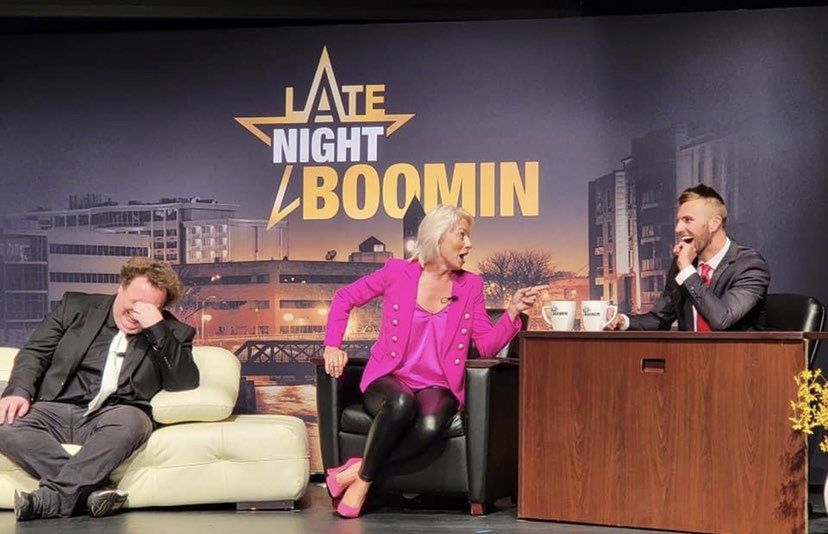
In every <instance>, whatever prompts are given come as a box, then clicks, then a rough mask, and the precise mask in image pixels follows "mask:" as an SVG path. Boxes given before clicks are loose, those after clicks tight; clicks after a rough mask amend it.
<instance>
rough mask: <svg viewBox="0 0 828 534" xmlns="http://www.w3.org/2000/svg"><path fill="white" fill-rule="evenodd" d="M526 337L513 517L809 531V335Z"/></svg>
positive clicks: (784, 533)
mask: <svg viewBox="0 0 828 534" xmlns="http://www.w3.org/2000/svg"><path fill="white" fill-rule="evenodd" d="M521 342H522V343H523V345H522V348H521V354H522V363H521V422H520V428H521V430H520V483H519V484H520V489H519V493H518V494H519V501H518V515H519V517H523V518H538V519H552V520H560V521H572V522H584V523H597V524H606V525H619V526H631V527H643V528H656V529H671V530H682V531H690V532H732V533H736V534H743V533H744V534H760V533H767V534H789V533H790V534H794V533H804V532H805V529H806V517H805V516H806V512H805V503H806V498H807V487H806V480H805V476H806V444H805V439H804V437H803V436H802V435H801V434H797V433H794V432H792V430H791V427H790V422H789V420H788V417H790V415H791V412H790V401H791V399H793V398H794V397H795V395H796V387H795V383H794V381H793V376H794V375H795V374H796V373H797V372H799V371H800V370H802V369H803V368H804V365H805V359H804V351H803V347H802V342H801V341H799V342H797V341H795V340H794V341H780V342H769V341H767V340H764V341H762V342H756V343H751V342H744V341H737V342H734V341H715V340H712V341H711V340H705V341H691V340H686V339H683V340H677V341H674V342H669V341H665V340H661V339H658V340H646V339H625V340H623V341H619V340H618V339H613V338H605V339H578V338H577V337H573V338H557V339H545V338H538V339H533V338H531V337H526V338H523V339H522V340H521Z"/></svg>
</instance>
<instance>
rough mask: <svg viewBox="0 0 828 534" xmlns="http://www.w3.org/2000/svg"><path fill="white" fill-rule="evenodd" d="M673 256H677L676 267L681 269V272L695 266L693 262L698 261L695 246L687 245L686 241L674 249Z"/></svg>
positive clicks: (679, 243) (680, 242)
mask: <svg viewBox="0 0 828 534" xmlns="http://www.w3.org/2000/svg"><path fill="white" fill-rule="evenodd" d="M673 254H675V255H676V265H677V266H678V268H679V271H681V270H682V269H684V268H685V267H687V266H688V265H693V260H695V259H696V255H697V253H696V247H694V246H693V244H692V243H686V242H684V241H679V242H678V243H677V244H676V246H675V247H673Z"/></svg>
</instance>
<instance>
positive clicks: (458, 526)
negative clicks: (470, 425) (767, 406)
mask: <svg viewBox="0 0 828 534" xmlns="http://www.w3.org/2000/svg"><path fill="white" fill-rule="evenodd" d="M812 489H813V490H814V491H812V492H811V493H810V495H809V497H810V501H811V503H812V504H813V505H814V513H813V516H812V518H811V521H810V529H809V534H828V516H826V514H825V508H824V506H823V504H822V493H821V491H819V492H818V491H816V490H817V488H812ZM498 504H499V505H500V504H501V503H498ZM300 505H301V509H298V510H295V511H293V512H261V511H259V512H236V511H235V510H234V509H233V508H231V507H229V506H227V507H187V508H175V509H172V508H152V509H138V510H131V511H128V512H125V513H122V514H119V515H115V516H111V517H103V518H98V519H93V518H91V517H88V516H80V517H73V518H70V519H49V520H39V521H28V522H22V523H17V522H16V521H15V520H14V514H13V513H12V512H11V511H2V512H0V532H2V533H4V534H11V533H13V532H16V533H21V534H23V533H25V534H55V533H58V534H237V533H243V534H319V533H335V534H387V533H392V534H434V533H435V532H441V533H442V532H450V533H463V534H523V533H536V532H537V533H540V532H543V533H548V534H660V533H661V532H662V531H656V530H638V529H620V528H616V527H599V526H592V525H581V524H578V525H573V524H564V523H549V522H543V521H523V520H518V519H516V513H517V508H516V507H515V506H511V505H509V503H508V502H505V503H502V506H501V507H499V508H498V509H497V510H496V511H494V512H492V513H489V514H488V515H486V516H484V517H471V516H469V515H468V514H467V513H466V512H465V511H464V510H434V509H431V510H422V509H403V508H391V507H382V508H375V509H373V510H371V511H370V512H369V513H366V514H365V515H363V516H362V517H360V518H358V519H350V520H345V519H340V518H338V517H337V516H335V515H334V514H333V511H332V509H331V506H330V500H329V499H328V496H327V493H326V492H325V488H324V486H323V485H322V484H319V483H315V482H314V483H311V485H310V487H309V488H308V494H307V495H306V497H305V499H303V501H302V502H301V503H300ZM664 534H667V533H664ZM672 534H675V533H672Z"/></svg>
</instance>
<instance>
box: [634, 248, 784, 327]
mask: <svg viewBox="0 0 828 534" xmlns="http://www.w3.org/2000/svg"><path fill="white" fill-rule="evenodd" d="M677 274H678V266H677V265H676V261H675V260H673V264H672V265H671V266H670V270H669V272H668V273H667V284H666V286H665V288H664V292H663V293H662V294H661V296H660V297H659V298H658V300H657V301H656V302H655V304H653V307H652V309H651V310H650V312H649V313H645V314H642V315H632V316H630V318H629V319H630V330H669V329H670V325H672V324H673V321H675V320H676V319H678V328H679V330H688V331H692V330H694V329H695V325H694V324H693V308H694V307H695V308H696V310H697V311H698V312H699V314H701V316H702V317H704V319H705V320H706V321H707V324H709V325H710V329H711V330H761V329H762V328H763V326H764V324H765V297H766V296H767V293H768V285H769V284H770V269H769V268H768V264H767V263H766V262H765V259H764V258H762V255H761V254H759V253H758V252H757V251H755V250H754V249H752V248H749V247H745V246H742V245H739V244H737V243H736V242H735V241H732V240H731V242H730V248H729V249H728V250H727V253H725V255H724V257H723V258H722V261H721V263H720V264H719V267H718V268H717V269H716V270H715V271H713V278H712V279H711V280H710V287H707V286H706V285H705V283H704V281H703V280H702V279H701V276H699V275H698V273H694V274H692V275H691V276H690V277H689V278H688V279H687V280H685V281H684V284H682V285H678V284H677V283H676V275H677Z"/></svg>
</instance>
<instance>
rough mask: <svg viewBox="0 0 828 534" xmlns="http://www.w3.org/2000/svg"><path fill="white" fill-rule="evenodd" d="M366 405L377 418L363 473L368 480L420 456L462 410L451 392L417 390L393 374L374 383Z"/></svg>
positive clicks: (434, 388) (365, 397)
mask: <svg viewBox="0 0 828 534" xmlns="http://www.w3.org/2000/svg"><path fill="white" fill-rule="evenodd" d="M362 402H363V407H364V408H365V411H366V412H368V413H369V414H370V415H371V416H373V418H374V421H373V423H372V424H371V429H370V430H369V431H368V438H367V440H366V442H365V451H364V454H363V458H362V469H361V470H360V473H359V476H360V478H362V479H363V480H366V481H373V480H375V479H376V477H377V475H378V474H379V473H380V471H381V470H382V468H383V467H385V466H388V465H392V464H395V463H398V462H402V461H405V460H407V459H409V458H411V457H413V456H416V455H417V454H419V453H420V452H421V451H422V450H423V449H425V448H426V447H428V446H429V445H431V444H432V443H434V442H436V441H437V440H438V439H439V438H440V435H441V434H442V433H443V430H444V429H445V427H446V425H448V423H449V422H450V421H451V418H452V417H453V416H454V414H455V413H457V408H458V403H457V399H456V398H455V397H454V395H453V394H452V392H451V391H449V390H448V389H446V388H441V387H430V388H426V389H421V390H417V391H413V390H412V389H411V388H410V387H408V386H406V385H405V384H404V383H403V382H402V381H401V380H400V379H399V378H397V377H395V376H393V375H387V376H383V377H380V378H378V379H376V380H374V381H373V382H372V383H371V384H370V385H369V386H368V388H367V389H366V390H365V396H364V397H363V401H362Z"/></svg>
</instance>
